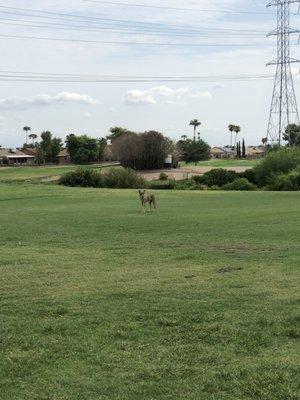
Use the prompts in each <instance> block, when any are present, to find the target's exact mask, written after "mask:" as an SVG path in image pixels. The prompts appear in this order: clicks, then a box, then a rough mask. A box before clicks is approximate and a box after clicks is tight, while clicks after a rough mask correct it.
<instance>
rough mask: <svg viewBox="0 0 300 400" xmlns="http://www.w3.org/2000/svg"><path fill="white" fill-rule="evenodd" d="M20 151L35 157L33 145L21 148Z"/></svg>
mask: <svg viewBox="0 0 300 400" xmlns="http://www.w3.org/2000/svg"><path fill="white" fill-rule="evenodd" d="M21 151H22V152H23V153H24V154H27V155H28V156H33V157H36V152H37V149H36V148H35V147H26V148H25V149H22V150H21Z"/></svg>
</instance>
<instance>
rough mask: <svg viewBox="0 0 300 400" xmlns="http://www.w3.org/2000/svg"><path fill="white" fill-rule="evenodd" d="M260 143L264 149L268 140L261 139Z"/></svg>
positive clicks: (265, 138)
mask: <svg viewBox="0 0 300 400" xmlns="http://www.w3.org/2000/svg"><path fill="white" fill-rule="evenodd" d="M261 142H262V144H263V146H265V147H266V145H267V143H268V138H267V137H264V138H262V139H261Z"/></svg>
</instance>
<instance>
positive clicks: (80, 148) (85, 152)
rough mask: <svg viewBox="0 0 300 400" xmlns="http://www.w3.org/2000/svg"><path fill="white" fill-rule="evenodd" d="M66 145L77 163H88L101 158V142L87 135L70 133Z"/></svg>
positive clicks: (72, 158) (72, 159)
mask: <svg viewBox="0 0 300 400" xmlns="http://www.w3.org/2000/svg"><path fill="white" fill-rule="evenodd" d="M66 146H67V149H68V152H69V154H70V158H71V161H72V162H73V163H75V164H88V163H91V162H95V161H98V159H99V142H98V140H97V139H94V138H90V137H88V136H87V135H81V136H76V135H73V134H71V135H68V136H67V138H66Z"/></svg>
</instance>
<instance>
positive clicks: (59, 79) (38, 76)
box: [0, 71, 272, 83]
mask: <svg viewBox="0 0 300 400" xmlns="http://www.w3.org/2000/svg"><path fill="white" fill-rule="evenodd" d="M270 79H272V75H266V74H256V75H215V76H213V75H211V76H173V77H172V76H156V77H155V76H138V75H133V76H126V75H125V76H124V75H80V74H77V75H72V74H59V73H45V72H24V71H19V72H18V71H0V81H2V82H49V83H141V82H143V83H153V82H164V83H170V82H206V83H208V82H219V81H221V82H226V81H237V82H249V81H251V82H253V81H264V80H270Z"/></svg>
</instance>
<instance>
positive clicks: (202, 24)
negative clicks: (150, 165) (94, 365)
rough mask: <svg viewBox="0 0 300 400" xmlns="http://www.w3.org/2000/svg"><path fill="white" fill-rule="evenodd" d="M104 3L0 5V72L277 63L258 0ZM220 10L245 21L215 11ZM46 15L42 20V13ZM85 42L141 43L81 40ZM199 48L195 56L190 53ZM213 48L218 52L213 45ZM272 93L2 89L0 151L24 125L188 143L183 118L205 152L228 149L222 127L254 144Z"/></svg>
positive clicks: (17, 140)
mask: <svg viewBox="0 0 300 400" xmlns="http://www.w3.org/2000/svg"><path fill="white" fill-rule="evenodd" d="M104 3H105V2H104V1H103V2H102V1H101V0H100V1H99V2H97V1H85V0H64V1H62V0H60V1H57V0H43V1H40V0H10V1H9V2H7V1H1V0H0V50H1V66H0V71H1V72H3V71H15V72H38V73H52V74H54V73H55V74H73V75H118V76H155V77H157V76H163V77H166V76H167V77H174V76H184V77H186V76H220V75H222V76H240V75H259V74H262V75H264V74H272V73H274V68H273V67H270V68H266V67H265V64H266V63H267V62H268V61H270V60H272V59H274V58H275V57H276V47H275V42H274V39H272V38H266V37H265V33H267V32H268V31H270V30H272V29H273V28H274V27H275V19H276V18H275V17H276V16H275V15H274V11H275V9H274V8H271V9H268V10H267V9H266V7H265V1H264V0H251V2H249V1H248V0H184V1H183V0H166V1H164V2H161V0H111V2H110V3H123V4H124V3H126V4H131V5H134V4H144V5H148V6H149V5H152V6H158V7H161V6H164V7H174V8H176V7H178V8H194V9H198V10H197V11H189V10H176V9H173V10H171V9H164V8H151V7H129V6H125V5H122V6H121V5H115V4H107V3H105V4H104ZM108 3H109V1H108ZM6 7H16V8H23V9H28V10H36V11H42V12H43V13H36V12H33V11H24V10H23V11H22V10H13V9H9V8H6ZM199 9H202V11H199ZM224 10H235V11H242V12H245V11H247V12H249V13H240V14H239V13H223V12H220V11H224ZM47 11H48V12H50V13H48V14H47V13H44V12H47ZM254 12H255V14H254ZM51 13H62V14H69V16H63V15H55V14H51ZM252 13H253V14H252ZM73 14H74V15H78V16H80V17H81V19H78V18H76V17H74V16H72V15H73ZM122 21H129V22H127V23H123V22H122ZM297 23H299V17H295V18H294V19H293V24H294V25H297ZM25 25H26V26H25ZM112 29H114V31H112ZM232 29H235V31H232ZM191 31H192V32H191ZM193 31H194V32H193ZM195 31H196V32H195ZM187 32H188V33H187ZM1 35H4V36H1ZM5 35H6V36H5ZM7 35H8V36H17V38H16V37H15V38H12V37H8V36H7ZM20 36H23V37H24V36H26V37H27V38H20ZM32 37H40V38H41V37H43V38H45V37H47V38H52V39H55V38H56V39H59V40H37V39H33V38H32ZM61 39H73V40H74V41H62V40H61ZM75 39H80V40H81V42H76V40H75ZM91 40H94V41H106V42H116V41H117V42H118V41H125V42H142V43H151V45H146V44H143V45H133V44H126V45H124V44H123V45H120V44H117V43H115V44H113V43H110V44H108V43H107V44H103V43H89V42H84V41H91ZM155 43H157V44H156V45H155ZM161 43H172V44H173V45H172V46H163V45H161ZM199 43H201V44H204V45H205V46H195V44H199ZM174 44H184V45H181V46H179V45H174ZM220 44H222V45H223V46H222V47H221V46H220V47H218V46H216V45H220ZM228 44H235V45H238V46H232V47H230V46H227V45H228ZM240 44H241V46H239V45H240ZM298 47H299V46H298ZM298 47H296V46H295V47H293V56H294V57H299V48H298ZM297 53H298V54H297ZM272 85H273V82H272V80H263V81H256V80H255V81H251V82H249V81H247V82H237V81H218V80H217V79H216V81H215V82H212V81H210V82H205V81H203V82H164V81H161V82H146V83H145V82H144V83H143V82H134V83H132V82H131V83H128V82H127V83H124V82H123V83H120V82H119V83H100V82H97V83H89V82H88V83H87V82H80V83H74V82H73V83H72V82H60V83H57V82H56V83H54V82H16V81H14V82H1V93H0V133H1V138H0V144H1V145H2V146H6V147H8V146H19V145H21V144H22V143H23V142H24V134H23V132H22V128H23V126H25V125H29V126H30V127H31V128H32V131H33V132H34V133H37V134H40V133H41V132H42V131H43V130H50V131H51V132H52V133H53V134H54V135H56V136H60V137H62V138H64V137H65V136H66V135H67V134H68V133H76V134H83V133H86V134H88V135H91V136H93V137H103V136H105V135H106V134H107V133H108V130H109V128H110V127H111V126H115V125H118V126H123V127H126V128H128V129H132V130H136V131H144V130H149V129H155V130H159V131H161V132H163V133H165V134H166V135H168V136H170V137H171V138H174V139H178V138H180V136H181V135H183V134H190V135H191V134H192V129H191V128H189V126H188V125H189V121H190V120H191V119H193V118H198V119H199V120H200V121H201V122H202V126H201V134H202V136H203V137H204V138H205V139H206V140H208V141H209V142H210V143H211V144H212V145H223V144H226V143H227V144H228V141H229V134H228V132H227V126H228V124H229V123H235V124H239V125H241V127H242V137H245V139H246V142H247V144H258V143H259V142H260V139H261V138H262V137H264V136H265V134H266V126H267V119H268V109H269V104H270V101H271V94H272ZM298 93H299V84H298V83H296V94H298Z"/></svg>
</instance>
